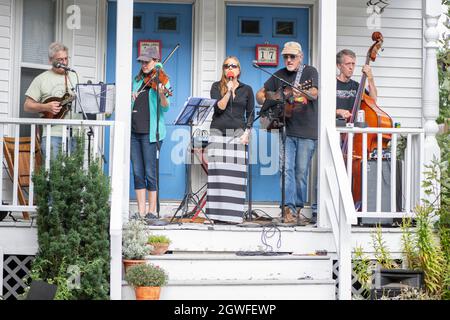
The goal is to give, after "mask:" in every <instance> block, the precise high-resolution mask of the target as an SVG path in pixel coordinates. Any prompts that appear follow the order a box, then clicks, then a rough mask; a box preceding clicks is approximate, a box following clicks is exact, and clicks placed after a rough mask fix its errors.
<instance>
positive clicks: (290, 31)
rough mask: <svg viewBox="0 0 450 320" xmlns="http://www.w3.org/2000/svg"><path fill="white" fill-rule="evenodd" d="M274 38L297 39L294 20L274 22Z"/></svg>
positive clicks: (276, 20) (277, 20)
mask: <svg viewBox="0 0 450 320" xmlns="http://www.w3.org/2000/svg"><path fill="white" fill-rule="evenodd" d="M273 36H274V37H295V36H296V34H295V21H294V20H279V19H275V20H274V35H273Z"/></svg>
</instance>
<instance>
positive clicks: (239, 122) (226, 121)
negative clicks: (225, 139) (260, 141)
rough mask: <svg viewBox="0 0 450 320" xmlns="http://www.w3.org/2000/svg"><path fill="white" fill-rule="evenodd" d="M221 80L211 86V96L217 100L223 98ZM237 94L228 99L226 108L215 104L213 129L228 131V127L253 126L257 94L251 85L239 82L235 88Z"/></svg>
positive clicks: (243, 127)
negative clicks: (223, 108)
mask: <svg viewBox="0 0 450 320" xmlns="http://www.w3.org/2000/svg"><path fill="white" fill-rule="evenodd" d="M219 84H220V81H217V82H214V83H213V85H212V86H211V92H210V95H211V98H212V99H217V102H218V101H219V100H221V99H222V98H223V96H222V94H221V93H220V87H219ZM235 94H236V96H235V97H234V98H233V99H231V98H230V100H228V104H227V107H226V108H225V110H222V109H220V108H219V107H218V106H217V102H216V104H215V105H214V114H213V118H212V122H211V128H212V129H218V130H220V131H222V133H226V129H245V128H251V127H252V125H253V119H254V117H255V114H254V108H255V95H254V94H253V90H252V88H251V87H250V86H249V85H246V84H244V83H242V82H239V86H238V87H237V88H236V90H235Z"/></svg>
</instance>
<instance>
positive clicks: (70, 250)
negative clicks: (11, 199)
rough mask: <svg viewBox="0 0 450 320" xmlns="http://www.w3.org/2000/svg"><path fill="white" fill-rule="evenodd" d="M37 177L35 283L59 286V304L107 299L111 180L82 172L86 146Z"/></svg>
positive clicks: (97, 170) (91, 170)
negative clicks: (65, 301)
mask: <svg viewBox="0 0 450 320" xmlns="http://www.w3.org/2000/svg"><path fill="white" fill-rule="evenodd" d="M77 146H78V147H77V148H76V150H75V151H74V152H73V153H72V154H71V155H70V156H68V155H65V154H63V153H61V152H60V153H59V155H58V156H57V158H56V159H54V160H53V159H52V160H51V170H50V173H49V172H47V171H45V169H44V168H41V170H39V171H37V172H36V173H35V174H34V176H33V182H34V188H35V195H36V205H37V229H38V244H39V249H38V253H37V256H36V259H35V260H34V262H33V264H32V269H31V274H30V276H31V279H34V280H43V281H46V282H48V283H54V284H57V285H58V291H57V293H56V297H55V299H61V300H71V299H89V300H93V299H108V298H109V272H110V270H109V263H110V255H109V251H110V250H109V246H110V243H109V212H110V207H109V194H110V185H109V178H108V177H107V176H105V175H104V174H103V172H102V169H101V166H100V163H99V161H94V160H93V161H91V164H90V165H89V167H88V169H87V170H85V169H84V161H83V156H84V141H83V139H82V138H80V137H78V138H77Z"/></svg>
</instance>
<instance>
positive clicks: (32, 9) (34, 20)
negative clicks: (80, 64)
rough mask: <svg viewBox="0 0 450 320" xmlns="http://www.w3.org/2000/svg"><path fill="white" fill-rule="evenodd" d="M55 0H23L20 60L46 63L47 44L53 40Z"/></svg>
mask: <svg viewBox="0 0 450 320" xmlns="http://www.w3.org/2000/svg"><path fill="white" fill-rule="evenodd" d="M55 8H56V1H55V0H24V1H23V30H22V62H28V63H38V64H48V46H49V44H50V43H52V42H53V41H55V14H56V13H55Z"/></svg>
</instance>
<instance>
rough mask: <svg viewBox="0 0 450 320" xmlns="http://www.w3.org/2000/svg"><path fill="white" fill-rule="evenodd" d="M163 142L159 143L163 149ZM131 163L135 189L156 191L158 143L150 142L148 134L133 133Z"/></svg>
mask: <svg viewBox="0 0 450 320" xmlns="http://www.w3.org/2000/svg"><path fill="white" fill-rule="evenodd" d="M161 145H162V141H160V142H159V146H160V148H161ZM130 154H131V163H132V166H133V175H134V189H136V190H140V189H147V190H148V191H156V190H157V188H156V142H150V140H149V135H148V133H142V134H141V133H134V132H132V133H131V149H130Z"/></svg>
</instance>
